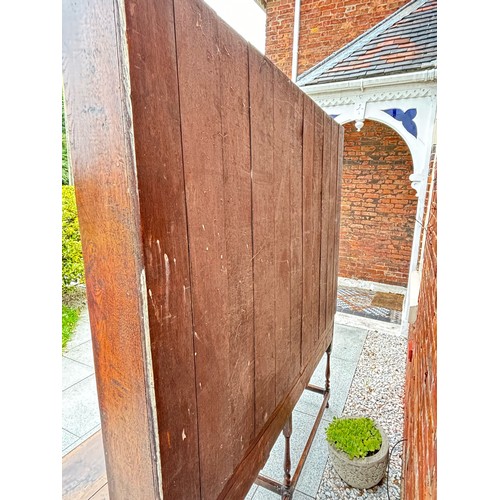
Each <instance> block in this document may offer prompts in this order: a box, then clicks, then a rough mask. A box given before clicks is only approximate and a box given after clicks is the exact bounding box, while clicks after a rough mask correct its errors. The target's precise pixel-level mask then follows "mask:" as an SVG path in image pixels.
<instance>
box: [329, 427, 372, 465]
mask: <svg viewBox="0 0 500 500" xmlns="http://www.w3.org/2000/svg"><path fill="white" fill-rule="evenodd" d="M326 440H327V441H328V442H329V443H330V444H331V445H333V446H335V448H337V450H340V451H343V452H345V453H347V455H349V458H350V459H351V460H352V459H353V458H364V457H366V456H369V455H373V454H374V453H376V452H377V451H378V450H380V448H381V446H382V435H381V434H380V431H379V430H378V429H377V427H376V426H375V423H374V422H373V420H371V419H370V418H364V417H361V418H334V419H333V421H332V422H331V423H330V425H329V426H328V427H327V429H326Z"/></svg>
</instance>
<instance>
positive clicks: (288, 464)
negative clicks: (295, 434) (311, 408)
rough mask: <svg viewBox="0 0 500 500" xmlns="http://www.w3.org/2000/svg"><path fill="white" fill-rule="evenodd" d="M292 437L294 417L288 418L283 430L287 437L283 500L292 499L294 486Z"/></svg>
mask: <svg viewBox="0 0 500 500" xmlns="http://www.w3.org/2000/svg"><path fill="white" fill-rule="evenodd" d="M291 435H292V415H290V416H289V417H288V420H287V421H286V424H285V427H284V428H283V436H285V462H284V464H283V465H284V470H285V476H284V488H283V494H282V495H281V498H283V499H288V498H291V496H290V486H291V484H292V478H291V474H290V471H291V468H292V460H291V458H290V436H291Z"/></svg>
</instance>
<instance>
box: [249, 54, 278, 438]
mask: <svg viewBox="0 0 500 500" xmlns="http://www.w3.org/2000/svg"><path fill="white" fill-rule="evenodd" d="M248 53H249V72H250V130H251V145H252V205H253V252H254V253H253V257H252V259H253V276H254V311H255V312H254V331H255V432H256V433H258V432H259V431H260V430H261V428H262V426H263V424H264V423H265V422H266V420H267V419H268V417H270V415H271V414H272V412H273V410H274V408H275V406H276V346H275V290H276V278H275V269H274V260H275V253H274V238H275V237H274V210H275V193H274V168H273V161H274V155H273V148H272V145H273V142H274V118H273V100H274V78H273V69H272V64H271V63H270V61H268V60H267V59H266V58H264V57H263V56H262V55H261V54H260V53H259V52H258V51H257V50H256V49H254V48H253V47H252V46H249V47H248Z"/></svg>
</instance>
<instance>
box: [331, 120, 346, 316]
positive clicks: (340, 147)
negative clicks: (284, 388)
mask: <svg viewBox="0 0 500 500" xmlns="http://www.w3.org/2000/svg"><path fill="white" fill-rule="evenodd" d="M337 129H338V135H337V164H336V167H337V175H336V177H337V184H336V189H337V192H336V195H335V236H334V238H335V248H334V257H333V258H334V262H335V268H334V274H333V280H334V283H333V284H334V292H333V296H334V297H335V300H334V309H333V314H335V311H336V310H337V286H338V272H339V248H340V224H341V197H342V167H343V162H342V158H343V157H344V128H343V127H341V126H340V125H339V126H338V127H337Z"/></svg>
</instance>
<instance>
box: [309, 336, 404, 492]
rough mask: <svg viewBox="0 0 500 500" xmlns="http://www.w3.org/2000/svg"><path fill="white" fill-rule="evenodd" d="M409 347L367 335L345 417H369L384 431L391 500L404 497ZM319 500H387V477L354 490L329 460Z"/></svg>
mask: <svg viewBox="0 0 500 500" xmlns="http://www.w3.org/2000/svg"><path fill="white" fill-rule="evenodd" d="M406 344H407V339H406V337H403V336H399V335H392V334H389V333H382V332H378V331H373V330H371V331H369V332H368V334H367V337H366V340H365V344H364V346H363V350H362V352H361V356H360V359H359V363H358V366H357V368H356V373H355V374H354V379H353V381H352V385H351V388H350V390H349V394H348V396H347V401H346V404H345V407H344V411H343V414H342V415H344V416H355V415H363V416H369V417H372V418H374V419H375V420H377V422H378V423H379V424H380V425H381V426H382V427H383V428H384V430H385V432H386V434H387V436H388V438H389V441H390V443H389V453H390V464H389V495H390V500H396V499H400V498H401V491H400V486H401V468H402V455H403V443H402V442H399V441H400V440H401V439H402V438H403V397H404V382H405V369H406V366H405V364H406ZM394 445H396V446H394ZM393 447H394V450H393ZM391 452H392V453H391ZM316 498H317V499H321V500H323V499H365V498H366V499H381V500H382V499H383V500H388V496H387V475H386V476H385V477H384V480H383V481H382V482H381V483H380V484H379V485H377V486H375V487H373V488H370V489H366V490H359V489H356V488H351V487H350V486H348V485H347V484H346V483H344V482H343V481H342V479H340V477H339V476H338V474H337V473H336V472H335V470H334V469H333V467H332V463H331V461H330V458H328V461H327V464H326V467H325V472H324V474H323V479H322V481H321V484H320V486H319V490H318V494H317V496H316Z"/></svg>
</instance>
